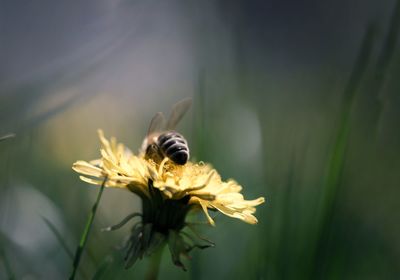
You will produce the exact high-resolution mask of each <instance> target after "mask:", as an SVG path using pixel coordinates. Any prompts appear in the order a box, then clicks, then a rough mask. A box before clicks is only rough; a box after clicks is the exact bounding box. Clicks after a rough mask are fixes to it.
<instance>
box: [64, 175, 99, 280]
mask: <svg viewBox="0 0 400 280" xmlns="http://www.w3.org/2000/svg"><path fill="white" fill-rule="evenodd" d="M106 182H107V176H106V177H105V178H104V181H103V183H102V184H101V187H100V190H99V193H98V194H97V198H96V202H95V203H94V204H93V206H92V211H91V212H90V214H89V218H88V220H87V222H86V226H85V229H84V231H83V233H82V236H81V240H80V242H79V246H78V248H76V252H75V257H74V263H73V270H72V273H71V276H70V277H69V279H70V280H73V279H74V278H75V274H76V271H77V270H78V266H79V262H80V260H81V256H82V253H83V250H84V249H85V245H86V242H87V240H88V237H89V233H90V229H91V228H92V225H93V220H94V216H95V215H96V211H97V207H98V206H99V202H100V198H101V195H102V194H103V190H104V185H105V184H106Z"/></svg>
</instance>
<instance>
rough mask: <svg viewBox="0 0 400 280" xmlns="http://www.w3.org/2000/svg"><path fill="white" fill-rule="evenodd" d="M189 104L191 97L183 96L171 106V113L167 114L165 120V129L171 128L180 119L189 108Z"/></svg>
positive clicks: (190, 103) (190, 104)
mask: <svg viewBox="0 0 400 280" xmlns="http://www.w3.org/2000/svg"><path fill="white" fill-rule="evenodd" d="M190 106H192V98H185V99H182V100H181V101H179V102H178V103H176V104H175V105H174V107H172V111H171V115H170V116H169V119H168V122H167V129H168V130H172V129H174V128H175V126H176V125H177V124H178V123H179V121H180V120H181V119H182V117H183V115H185V113H186V112H187V111H188V110H189V108H190Z"/></svg>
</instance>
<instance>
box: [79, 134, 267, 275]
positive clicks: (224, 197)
mask: <svg viewBox="0 0 400 280" xmlns="http://www.w3.org/2000/svg"><path fill="white" fill-rule="evenodd" d="M99 137H100V141H101V149H100V152H101V158H100V159H96V160H93V161H90V162H86V161H77V162H75V163H74V164H73V167H72V168H73V169H74V170H75V171H76V172H78V173H80V174H82V175H83V176H80V178H81V179H82V180H83V181H85V182H88V183H90V184H96V185H101V184H102V182H103V180H104V178H105V177H107V178H108V179H107V182H106V185H105V186H106V187H113V188H123V189H127V190H129V191H131V192H133V193H135V194H137V195H138V196H139V197H140V198H141V200H142V213H141V214H138V213H135V214H131V215H129V216H127V217H126V218H125V219H124V220H123V221H122V222H121V223H119V224H117V225H115V226H113V227H110V228H108V229H109V230H114V229H117V228H120V227H121V226H123V225H124V224H126V223H127V222H128V221H129V220H130V219H132V218H134V217H136V216H139V215H140V216H141V221H140V222H138V223H136V224H135V225H134V226H133V228H132V230H131V235H130V238H129V240H128V242H127V245H126V246H127V255H126V258H125V261H126V263H125V264H126V267H130V266H132V265H133V264H134V263H135V262H136V260H137V259H138V258H142V257H143V256H147V255H151V254H152V253H154V252H155V251H157V250H158V249H159V248H160V247H162V246H163V245H164V244H168V247H169V250H170V252H171V256H172V260H173V262H174V263H175V264H176V265H178V266H180V267H182V268H183V269H185V267H184V265H183V263H182V261H181V256H188V253H189V252H190V251H191V250H192V249H193V248H196V247H197V248H207V247H210V246H213V243H212V242H210V241H208V240H205V239H203V238H200V237H199V236H198V235H197V234H195V233H194V234H188V233H187V232H185V231H183V229H184V228H185V227H186V225H187V224H186V223H185V219H186V216H187V214H188V213H189V212H190V211H194V210H196V209H197V210H202V211H203V212H204V214H205V215H206V217H207V220H208V222H209V224H211V225H215V222H214V220H213V219H212V218H211V216H210V214H209V212H208V211H209V210H213V211H219V212H221V213H223V214H225V215H227V216H230V217H233V218H237V219H240V220H242V221H244V222H247V223H249V224H255V223H257V219H256V217H255V216H254V215H253V214H254V213H255V211H256V208H255V206H257V205H259V204H261V203H263V202H264V198H263V197H260V198H257V199H255V200H245V199H244V197H243V195H242V194H241V193H240V191H241V189H242V187H241V186H240V185H239V184H238V183H236V182H235V181H234V180H228V181H226V182H225V181H222V180H221V177H220V175H219V174H218V173H217V171H216V170H215V169H213V168H212V167H211V166H210V165H209V164H204V163H201V162H200V163H193V162H190V161H188V162H187V163H186V164H184V165H177V164H175V163H173V162H172V161H171V160H169V159H168V158H164V159H163V160H162V161H161V162H160V163H156V162H154V161H153V160H151V159H147V158H145V156H144V154H139V155H134V154H133V153H132V152H131V151H130V150H128V149H127V148H125V146H124V145H123V144H121V143H117V142H116V140H115V138H111V140H110V141H108V140H107V139H106V138H105V137H104V135H103V132H102V131H101V130H99Z"/></svg>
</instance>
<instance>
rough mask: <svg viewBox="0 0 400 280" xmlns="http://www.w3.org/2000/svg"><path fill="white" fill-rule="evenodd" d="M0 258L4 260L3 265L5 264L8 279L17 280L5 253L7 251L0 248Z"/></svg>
mask: <svg viewBox="0 0 400 280" xmlns="http://www.w3.org/2000/svg"><path fill="white" fill-rule="evenodd" d="M0 257H1V259H2V260H3V264H4V268H5V271H6V275H7V278H8V279H9V280H15V279H16V278H15V274H14V273H13V271H12V269H11V265H10V262H9V261H8V258H7V255H6V252H5V250H4V249H3V248H0Z"/></svg>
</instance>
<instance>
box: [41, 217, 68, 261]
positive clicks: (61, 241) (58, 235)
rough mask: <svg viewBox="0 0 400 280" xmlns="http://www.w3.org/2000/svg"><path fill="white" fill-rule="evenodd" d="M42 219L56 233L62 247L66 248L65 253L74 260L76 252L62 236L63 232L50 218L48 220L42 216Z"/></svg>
mask: <svg viewBox="0 0 400 280" xmlns="http://www.w3.org/2000/svg"><path fill="white" fill-rule="evenodd" d="M42 219H43V221H44V222H45V223H46V225H47V227H48V228H49V229H50V231H51V232H52V233H53V234H54V236H55V237H56V239H57V241H58V242H59V243H60V245H61V247H62V248H63V249H64V251H65V253H66V254H67V255H68V256H69V257H70V258H71V260H73V259H74V254H73V253H72V251H71V250H70V249H69V248H68V246H67V243H66V242H65V240H64V238H63V237H62V236H61V233H60V232H59V231H58V230H57V228H56V226H55V225H54V224H53V223H52V222H51V221H50V220H48V219H47V218H46V217H43V216H42Z"/></svg>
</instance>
